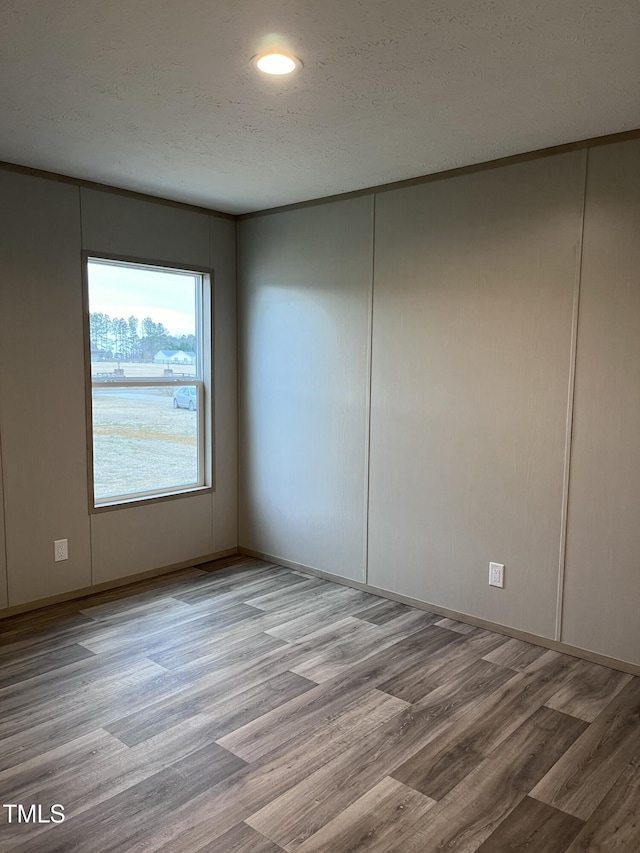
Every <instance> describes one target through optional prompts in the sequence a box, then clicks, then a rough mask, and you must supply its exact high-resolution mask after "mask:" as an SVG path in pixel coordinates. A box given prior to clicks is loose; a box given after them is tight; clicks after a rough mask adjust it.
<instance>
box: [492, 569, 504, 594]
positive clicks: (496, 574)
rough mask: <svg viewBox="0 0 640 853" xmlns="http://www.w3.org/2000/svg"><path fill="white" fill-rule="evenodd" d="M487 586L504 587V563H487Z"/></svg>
mask: <svg viewBox="0 0 640 853" xmlns="http://www.w3.org/2000/svg"><path fill="white" fill-rule="evenodd" d="M489 586H497V587H499V588H500V589H504V564H503V563H489Z"/></svg>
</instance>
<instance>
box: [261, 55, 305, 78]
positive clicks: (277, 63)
mask: <svg viewBox="0 0 640 853" xmlns="http://www.w3.org/2000/svg"><path fill="white" fill-rule="evenodd" d="M251 63H252V65H255V67H256V68H257V69H258V70H260V71H262V72H263V73H264V74H277V75H282V74H291V72H292V71H295V70H296V69H297V68H302V62H300V60H299V59H298V58H297V57H295V56H288V55H287V54H286V53H261V54H259V55H258V56H254V57H253V59H252V60H251Z"/></svg>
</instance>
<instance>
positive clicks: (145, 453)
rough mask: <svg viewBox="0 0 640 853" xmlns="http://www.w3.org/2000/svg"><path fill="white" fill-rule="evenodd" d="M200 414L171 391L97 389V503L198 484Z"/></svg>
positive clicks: (95, 461) (95, 449) (95, 451)
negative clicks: (181, 405)
mask: <svg viewBox="0 0 640 853" xmlns="http://www.w3.org/2000/svg"><path fill="white" fill-rule="evenodd" d="M197 424H198V414H197V412H190V411H188V410H187V409H175V408H174V407H173V394H172V391H171V390H170V389H167V388H109V387H108V386H106V387H104V388H94V390H93V436H94V438H93V460H94V489H95V497H96V499H97V500H101V499H105V498H109V497H113V496H119V495H128V494H134V493H136V492H143V491H149V490H150V489H162V488H167V489H168V488H172V487H176V486H183V485H190V484H194V483H197V481H198V436H197V429H198V426H197Z"/></svg>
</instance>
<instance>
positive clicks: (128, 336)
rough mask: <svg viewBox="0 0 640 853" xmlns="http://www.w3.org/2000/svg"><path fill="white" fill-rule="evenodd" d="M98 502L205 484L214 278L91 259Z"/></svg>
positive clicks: (92, 351)
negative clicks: (208, 298) (208, 289)
mask: <svg viewBox="0 0 640 853" xmlns="http://www.w3.org/2000/svg"><path fill="white" fill-rule="evenodd" d="M87 282H88V297H89V338H90V351H91V356H90V358H91V402H92V407H91V409H92V417H91V420H92V431H93V493H94V504H95V505H96V506H100V505H105V504H113V503H119V502H123V501H130V500H135V499H143V498H147V497H154V496H157V495H166V494H174V493H179V492H183V491H188V490H189V489H193V488H197V487H201V486H204V485H206V478H207V477H206V470H205V468H206V462H205V460H206V452H205V451H206V448H205V447H204V436H205V419H204V400H205V398H206V396H207V395H206V387H205V378H206V373H207V371H205V370H204V349H205V343H206V341H207V340H208V339H209V335H210V329H207V328H205V326H204V313H205V312H204V310H203V303H204V297H205V286H206V285H207V284H208V276H206V275H205V274H204V273H199V272H191V271H186V270H177V269H167V268H161V267H153V266H146V265H142V264H131V263H125V262H122V261H114V260H108V259H105V258H96V257H90V258H88V259H87Z"/></svg>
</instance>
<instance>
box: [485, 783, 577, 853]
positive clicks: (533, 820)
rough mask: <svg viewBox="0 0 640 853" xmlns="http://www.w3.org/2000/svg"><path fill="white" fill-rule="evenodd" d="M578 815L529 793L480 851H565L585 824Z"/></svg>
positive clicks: (559, 852)
mask: <svg viewBox="0 0 640 853" xmlns="http://www.w3.org/2000/svg"><path fill="white" fill-rule="evenodd" d="M583 825H584V824H583V823H582V821H581V820H578V818H575V817H572V816H571V815H568V814H565V812H561V811H558V810H557V809H553V808H551V806H547V805H546V804H545V803H540V802H538V800H532V799H531V798H530V797H525V798H524V800H521V802H520V803H519V804H518V805H517V806H516V807H515V809H514V810H513V811H512V812H511V814H510V815H509V816H508V817H507V818H506V820H504V821H503V822H502V823H501V824H500V825H499V826H498V828H497V829H495V830H494V831H493V832H492V833H491V835H490V836H489V837H488V838H487V840H486V841H485V842H484V843H483V844H481V845H480V847H478V851H477V853H505V851H509V850H526V853H565V851H566V850H567V847H568V845H569V844H571V842H572V841H573V839H574V838H575V837H576V835H577V834H578V833H579V832H580V830H581V829H582V827H583Z"/></svg>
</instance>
